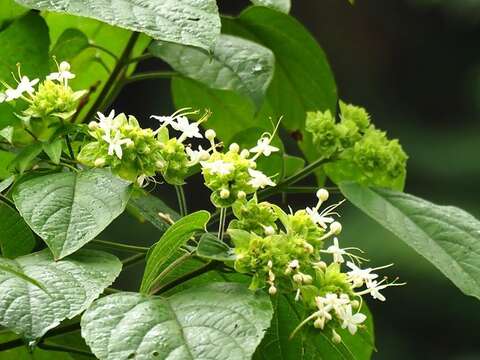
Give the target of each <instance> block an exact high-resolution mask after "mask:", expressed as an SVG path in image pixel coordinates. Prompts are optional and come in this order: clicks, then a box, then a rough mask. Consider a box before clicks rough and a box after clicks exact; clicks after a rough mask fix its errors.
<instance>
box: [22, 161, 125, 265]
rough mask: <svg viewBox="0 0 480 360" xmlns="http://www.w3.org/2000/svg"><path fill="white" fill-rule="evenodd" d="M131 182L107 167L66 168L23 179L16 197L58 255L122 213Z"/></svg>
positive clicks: (74, 247) (30, 222)
mask: <svg viewBox="0 0 480 360" xmlns="http://www.w3.org/2000/svg"><path fill="white" fill-rule="evenodd" d="M130 188H131V187H130V183H128V182H126V181H124V180H121V179H119V178H117V177H115V176H113V175H112V174H111V173H110V172H109V171H106V170H99V169H95V170H88V171H81V172H65V173H57V174H50V175H45V176H39V177H35V178H33V179H31V180H27V181H25V182H22V183H20V184H19V185H18V186H17V187H15V189H14V191H13V199H14V201H15V205H16V206H17V208H18V210H19V211H20V214H21V215H22V217H23V218H24V219H25V221H26V222H27V224H28V225H30V227H31V228H32V230H33V231H34V232H35V233H37V234H38V235H39V236H40V237H41V238H42V239H43V240H44V241H45V242H46V243H47V245H48V247H49V248H50V250H51V251H52V253H53V255H54V257H55V259H61V258H63V257H65V256H67V255H69V254H72V253H74V252H75V251H77V250H78V249H80V248H81V247H82V246H83V245H85V244H86V243H87V242H89V241H90V240H92V239H93V238H94V237H95V236H97V235H98V234H99V233H100V232H101V231H102V230H103V229H105V228H106V227H107V226H108V224H110V223H111V222H112V221H113V220H114V219H115V218H116V217H117V216H118V215H120V214H121V213H122V212H123V210H124V209H125V206H126V204H127V201H128V198H129V196H130Z"/></svg>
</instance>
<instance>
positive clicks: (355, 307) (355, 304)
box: [350, 300, 360, 309]
mask: <svg viewBox="0 0 480 360" xmlns="http://www.w3.org/2000/svg"><path fill="white" fill-rule="evenodd" d="M350 304H351V305H352V308H354V309H358V307H359V306H360V301H358V300H352V301H351V303H350Z"/></svg>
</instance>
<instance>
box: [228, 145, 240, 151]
mask: <svg viewBox="0 0 480 360" xmlns="http://www.w3.org/2000/svg"><path fill="white" fill-rule="evenodd" d="M228 150H230V151H231V152H234V153H238V152H239V151H240V146H238V144H237V143H231V144H230V146H229V147H228Z"/></svg>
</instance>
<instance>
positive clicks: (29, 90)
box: [0, 61, 86, 140]
mask: <svg viewBox="0 0 480 360" xmlns="http://www.w3.org/2000/svg"><path fill="white" fill-rule="evenodd" d="M57 67H58V70H57V71H55V72H53V73H51V74H49V75H48V76H47V77H46V79H45V80H44V81H43V82H40V80H39V79H33V80H30V79H29V78H28V77H27V76H25V75H22V74H21V71H20V67H19V68H18V78H16V77H15V76H14V79H15V81H16V82H17V85H16V86H15V87H12V86H10V85H9V84H8V83H6V82H3V83H2V84H3V86H4V87H5V90H4V91H3V92H0V103H2V102H13V101H18V100H20V101H24V102H25V103H26V108H25V110H23V112H22V115H17V116H18V117H19V118H20V119H21V120H22V121H23V124H24V126H25V127H26V128H27V129H28V130H29V131H30V132H31V133H32V134H33V135H34V136H35V137H37V138H38V139H40V140H48V139H49V138H50V136H51V135H52V134H53V133H54V132H55V130H56V127H57V126H56V125H58V124H60V123H61V122H62V121H68V120H69V119H70V118H71V117H72V116H73V115H74V114H75V112H76V110H77V106H78V101H79V100H80V98H82V97H83V96H84V95H85V93H86V91H83V90H82V91H74V90H72V88H71V87H70V86H69V84H68V82H69V80H71V79H74V78H75V74H73V73H72V72H70V64H69V63H68V62H66V61H62V62H61V63H60V64H58V63H57ZM37 84H38V89H35V86H36V85H37Z"/></svg>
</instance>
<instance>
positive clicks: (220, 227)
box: [218, 208, 227, 241]
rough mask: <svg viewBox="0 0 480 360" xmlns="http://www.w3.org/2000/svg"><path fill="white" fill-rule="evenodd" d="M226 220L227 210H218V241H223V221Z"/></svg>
mask: <svg viewBox="0 0 480 360" xmlns="http://www.w3.org/2000/svg"><path fill="white" fill-rule="evenodd" d="M226 219H227V208H220V221H219V222H218V240H220V241H223V233H224V232H225V220H226Z"/></svg>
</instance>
